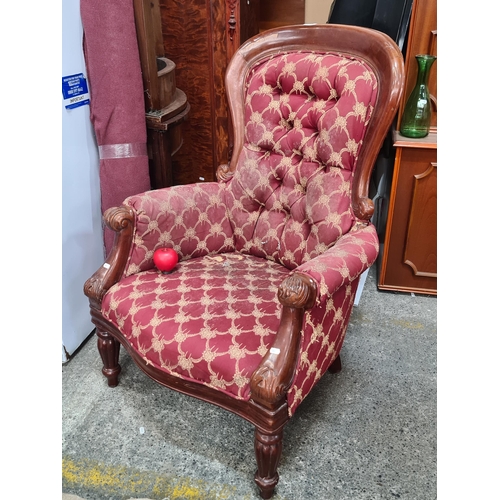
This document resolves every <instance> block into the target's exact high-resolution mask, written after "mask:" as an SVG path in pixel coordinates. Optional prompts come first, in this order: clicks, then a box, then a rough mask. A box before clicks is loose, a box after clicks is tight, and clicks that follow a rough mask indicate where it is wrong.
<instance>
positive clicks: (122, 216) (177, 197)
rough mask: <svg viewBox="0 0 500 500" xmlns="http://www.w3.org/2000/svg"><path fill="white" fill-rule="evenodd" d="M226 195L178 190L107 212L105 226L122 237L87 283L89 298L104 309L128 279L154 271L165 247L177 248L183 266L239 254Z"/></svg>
mask: <svg viewBox="0 0 500 500" xmlns="http://www.w3.org/2000/svg"><path fill="white" fill-rule="evenodd" d="M222 189H223V184H222V183H216V182H207V183H203V184H190V185H181V186H173V187H169V188H164V189H158V190H155V191H147V192H145V193H141V194H138V195H134V196H130V197H128V198H127V199H126V200H125V201H124V203H123V205H122V206H121V207H116V208H110V209H109V210H107V211H106V213H105V214H104V221H105V223H106V225H107V226H108V227H109V228H110V229H112V230H113V231H115V233H116V235H115V240H114V244H113V248H112V250H111V253H110V255H109V257H108V258H107V259H106V262H105V263H104V264H103V266H102V267H101V268H99V269H98V270H97V271H96V272H95V273H94V275H93V276H92V277H91V278H90V279H89V280H88V281H87V282H86V283H85V286H84V292H85V294H86V295H87V296H88V297H89V298H90V299H91V301H94V302H95V303H96V305H98V304H100V302H101V300H102V298H103V296H104V295H105V293H106V292H107V291H108V290H109V288H110V287H111V286H113V285H114V284H115V283H116V282H117V281H118V280H120V279H121V278H122V277H124V276H130V275H131V274H135V273H137V272H140V271H144V270H147V269H151V268H152V267H153V266H154V264H153V254H154V251H155V250H156V249H157V248H159V247H171V248H174V249H175V250H176V251H177V253H178V254H179V260H185V259H189V258H193V257H196V256H202V255H206V254H209V253H218V252H227V251H232V250H234V243H233V238H232V228H231V225H230V223H229V220H228V218H227V213H226V206H225V203H224V201H223V199H222ZM213 221H217V222H213Z"/></svg>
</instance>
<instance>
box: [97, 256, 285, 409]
mask: <svg viewBox="0 0 500 500" xmlns="http://www.w3.org/2000/svg"><path fill="white" fill-rule="evenodd" d="M288 274H289V271H288V270H287V269H286V268H284V267H283V266H281V265H279V264H276V263H275V262H273V261H270V260H266V259H262V258H259V257H255V256H251V255H243V254H239V253H226V254H219V255H207V256H204V257H199V258H195V259H191V260H186V261H183V262H180V263H179V264H178V265H177V267H176V269H175V270H174V272H172V273H171V274H166V275H164V274H161V273H159V272H158V271H157V270H147V271H143V272H140V273H138V274H135V275H132V276H129V277H126V278H124V279H122V280H121V281H120V282H119V283H117V284H116V285H114V286H113V287H112V288H111V289H110V290H109V291H108V293H107V294H106V295H105V297H104V299H103V302H102V312H103V314H104V316H105V317H106V318H107V319H108V320H109V321H110V322H111V323H113V324H114V325H115V326H116V327H117V328H119V329H120V331H121V332H122V333H123V334H124V336H125V337H126V338H127V340H128V342H129V343H130V345H131V346H132V348H133V349H135V350H136V351H137V352H138V353H139V354H140V356H142V357H143V359H144V360H146V361H147V362H149V363H151V364H153V365H154V366H156V367H157V368H159V369H160V370H163V371H165V372H166V373H169V374H171V375H174V376H179V377H182V378H184V379H188V380H191V381H194V382H198V383H200V384H204V385H207V386H209V387H212V388H214V389H217V390H219V391H222V392H224V393H226V394H228V395H230V396H232V397H235V398H237V399H243V400H248V399H249V397H250V389H249V382H250V377H251V375H252V373H253V372H254V370H255V369H256V368H257V366H258V365H259V363H260V361H261V359H262V357H263V356H264V355H265V354H266V352H267V350H268V348H269V347H270V345H271V344H272V342H273V340H274V336H275V335H276V331H277V329H278V326H279V322H280V316H281V305H280V303H279V301H278V299H277V290H278V287H279V285H280V284H281V282H282V281H283V279H284V278H285V277H286V276H287V275H288Z"/></svg>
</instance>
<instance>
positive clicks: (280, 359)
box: [84, 25, 403, 499]
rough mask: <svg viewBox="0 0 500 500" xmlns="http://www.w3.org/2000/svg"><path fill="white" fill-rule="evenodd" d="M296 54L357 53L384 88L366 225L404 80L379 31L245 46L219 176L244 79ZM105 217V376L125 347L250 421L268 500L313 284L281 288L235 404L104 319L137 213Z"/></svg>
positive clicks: (286, 32)
mask: <svg viewBox="0 0 500 500" xmlns="http://www.w3.org/2000/svg"><path fill="white" fill-rule="evenodd" d="M296 49H299V50H300V49H309V50H318V51H335V52H338V53H346V54H352V55H354V56H357V57H359V58H361V59H364V60H365V61H366V62H367V63H368V64H369V65H370V66H371V67H372V68H374V70H375V73H376V76H377V78H378V81H379V86H380V87H381V89H380V92H379V97H378V102H377V104H376V106H375V111H374V113H373V115H372V118H371V121H370V125H369V128H368V131H367V133H366V136H365V141H364V147H363V149H362V152H361V154H360V156H359V159H358V165H357V170H356V172H355V175H354V181H353V194H352V197H353V207H354V210H355V214H356V215H357V216H358V217H359V218H360V219H364V220H368V219H369V218H370V216H371V215H372V213H373V203H372V201H371V200H370V199H368V184H369V179H370V174H371V170H372V167H373V164H374V162H375V160H376V157H377V155H378V152H379V150H380V147H381V145H382V141H383V139H384V137H385V135H386V133H387V130H388V128H389V126H390V124H391V122H392V120H393V118H394V115H395V113H396V110H397V105H398V100H399V98H400V95H401V89H402V75H403V62H402V57H401V53H400V52H399V49H398V48H397V46H396V45H395V43H394V42H393V41H392V40H390V39H389V37H387V36H386V35H383V34H382V33H379V32H376V31H367V30H365V29H364V28H357V27H353V26H335V25H312V26H307V25H300V26H295V27H288V28H278V29H275V30H269V31H268V32H265V33H264V34H262V35H258V36H256V37H254V38H253V39H252V40H250V41H248V42H247V43H245V44H244V45H243V46H242V47H241V48H240V50H239V51H238V52H236V54H235V56H234V57H233V59H232V61H231V64H230V65H229V67H228V71H227V76H226V86H227V93H228V99H229V104H230V111H231V118H232V123H233V124H234V138H235V148H234V154H233V157H232V160H231V163H230V164H229V165H223V166H221V167H219V170H218V179H219V180H220V181H222V182H223V181H225V180H227V179H229V178H230V177H231V176H232V173H233V172H234V169H235V167H236V159H237V157H238V155H239V153H240V151H241V148H242V145H243V131H244V124H243V116H244V114H243V85H242V82H243V81H245V77H246V75H247V72H248V71H249V68H250V67H251V66H252V65H253V64H255V63H256V62H257V61H258V60H259V59H261V58H265V57H268V56H270V55H272V54H274V53H278V52H282V51H290V50H296ZM104 220H105V223H106V224H107V225H108V227H110V228H111V229H112V230H113V231H115V242H114V246H113V249H112V251H111V253H110V255H109V257H108V258H107V260H106V262H105V263H104V265H103V266H102V267H101V268H100V269H98V270H97V271H96V272H95V273H94V275H93V276H92V277H91V278H90V279H89V280H88V281H87V282H86V283H85V286H84V292H85V294H86V295H87V296H88V298H89V302H90V312H91V318H92V321H93V323H94V324H95V326H96V331H97V336H98V349H99V353H100V355H101V358H102V361H103V369H102V372H103V374H104V375H105V376H106V378H107V380H108V385H109V386H110V387H114V386H116V385H117V384H118V375H119V373H120V365H119V363H118V358H119V351H120V345H123V346H124V347H125V349H126V350H127V352H128V353H129V354H130V356H131V357H132V359H133V360H134V362H135V363H136V364H137V365H138V366H139V368H140V369H141V370H143V372H144V373H146V375H148V376H149V377H150V378H152V379H153V380H155V381H156V382H158V383H159V384H161V385H163V386H165V387H169V388H170V389H173V390H176V391H178V392H181V393H183V394H187V395H189V396H193V397H196V398H198V399H201V400H203V401H206V402H208V403H212V404H215V405H217V406H219V407H221V408H224V409H226V410H228V411H231V412H233V413H235V414H236V415H239V416H240V417H242V418H244V419H246V420H247V421H249V422H251V423H252V424H253V425H255V440H254V446H255V455H256V459H257V467H258V468H257V472H256V473H255V482H256V483H257V485H258V487H259V489H260V494H261V496H262V498H265V499H266V498H270V497H271V496H272V494H273V492H274V488H275V486H276V484H277V483H278V473H277V468H278V463H279V460H280V457H281V450H282V440H283V428H284V426H285V424H286V423H287V421H288V420H289V415H288V405H287V399H286V394H287V391H288V389H289V387H290V385H291V383H292V380H293V375H294V372H295V368H296V365H297V362H298V359H297V358H298V352H299V345H300V339H301V330H302V321H303V316H304V313H305V311H306V310H307V309H308V308H311V307H312V306H313V304H314V302H315V300H316V296H317V287H316V284H315V282H314V281H313V280H312V279H311V278H310V277H308V276H306V275H305V274H301V273H298V272H297V273H293V274H291V275H289V276H288V277H287V278H285V280H284V281H283V282H282V284H281V286H280V287H279V290H278V299H279V301H280V303H281V304H282V315H281V321H280V326H279V328H278V332H277V334H276V337H275V340H274V343H273V346H272V347H271V348H270V349H269V351H268V353H267V354H266V355H265V356H264V358H263V359H262V361H261V363H260V365H259V366H258V368H257V369H256V370H255V372H254V373H253V375H252V376H251V380H250V388H251V397H250V400H249V401H242V400H237V399H234V398H232V397H230V396H228V395H226V394H224V393H221V392H218V391H217V390H215V389H212V388H210V387H207V386H204V385H201V384H197V383H194V382H190V381H186V380H183V379H181V378H178V377H174V376H171V375H168V374H166V373H165V372H163V371H161V370H159V369H157V368H155V367H154V366H152V365H150V364H147V363H145V362H144V360H143V359H142V357H141V356H139V355H138V354H137V353H136V352H135V351H134V349H132V348H131V347H130V345H129V343H128V342H127V340H126V338H125V337H124V336H123V334H122V333H121V332H120V331H119V330H118V329H117V328H116V327H115V326H114V325H113V324H111V323H110V322H109V321H107V320H106V319H105V318H104V317H103V315H102V313H101V301H102V299H103V297H104V295H105V293H106V292H107V290H109V288H110V287H111V286H112V285H114V284H115V283H117V282H118V281H119V280H120V279H121V276H122V274H123V272H124V270H125V266H126V263H127V259H128V256H129V253H130V249H131V247H132V242H133V236H134V227H135V214H134V212H133V210H132V209H130V208H129V207H125V206H122V207H118V208H111V209H109V210H107V211H106V213H105V214H104ZM340 369H341V363H340V358H339V357H338V358H337V359H336V360H335V361H334V362H333V364H332V366H331V367H330V371H332V372H338V371H339V370H340Z"/></svg>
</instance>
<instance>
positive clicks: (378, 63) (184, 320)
mask: <svg viewBox="0 0 500 500" xmlns="http://www.w3.org/2000/svg"><path fill="white" fill-rule="evenodd" d="M226 86H227V90H228V100H229V103H230V110H231V117H232V123H233V124H234V138H235V142H234V145H235V146H234V154H233V157H232V161H231V163H230V164H229V165H222V166H221V167H220V168H219V170H218V181H217V182H206V183H199V184H191V185H178V186H173V187H170V188H165V189H160V190H155V191H149V192H146V193H144V194H140V195H136V196H131V197H129V198H127V199H126V200H125V201H124V204H123V205H122V206H121V207H117V208H113V209H109V210H108V211H107V212H106V214H105V221H106V223H107V225H108V226H109V227H110V228H112V229H113V230H114V231H116V239H115V244H114V247H113V250H112V253H111V254H110V256H109V257H108V259H107V261H106V263H105V264H104V265H103V266H102V267H101V268H100V269H99V270H98V271H97V272H96V273H95V274H94V275H93V276H92V277H91V278H90V279H89V280H88V281H87V282H86V284H85V294H86V295H87V296H88V297H89V299H90V311H91V316H92V321H93V322H94V324H95V325H96V331H97V336H98V347H99V352H100V354H101V357H102V361H103V363H104V368H103V373H104V375H105V376H106V377H107V379H108V384H109V386H111V387H114V386H116V385H117V383H118V375H119V373H120V365H119V363H118V355H119V347H120V345H123V346H124V347H125V348H126V350H127V351H128V353H129V354H130V355H131V357H132V359H133V360H134V362H135V363H136V364H137V365H138V366H139V367H140V368H141V369H142V370H143V371H144V372H145V373H146V374H147V375H149V376H150V377H151V378H152V379H154V380H156V381H157V382H159V383H160V384H162V385H164V386H166V387H169V388H171V389H174V390H176V391H180V392H182V393H184V394H189V395H191V396H194V397H197V398H200V399H202V400H204V401H207V402H210V403H213V404H215V405H218V406H220V407H222V408H225V409H227V410H229V411H232V412H234V413H236V414H237V415H240V416H241V417H243V418H245V419H246V420H248V421H249V422H251V423H252V424H254V425H255V453H256V458H257V466H258V470H257V472H256V474H255V481H256V483H257V485H258V487H259V488H260V492H261V496H262V497H263V498H270V497H271V496H272V494H273V491H274V488H275V486H276V484H277V483H278V473H277V467H278V463H279V460H280V455H281V450H282V439H283V428H284V426H285V424H286V423H287V421H288V420H289V419H290V418H291V417H292V416H293V414H294V412H295V410H296V409H297V407H298V406H299V404H300V403H301V402H302V401H303V400H304V398H305V397H306V396H307V395H308V394H309V392H310V391H311V389H312V388H313V387H314V385H315V384H316V383H317V382H318V380H319V379H320V378H321V377H322V376H323V375H324V374H325V373H326V372H327V371H328V370H330V371H333V372H336V371H338V370H340V368H341V363H340V357H339V353H340V349H341V347H342V343H343V340H344V336H345V333H346V329H347V324H348V321H349V317H350V314H351V310H352V305H353V301H354V296H355V293H356V288H357V286H358V281H359V276H360V275H361V274H362V273H363V271H365V269H367V268H368V267H369V266H370V265H371V264H372V263H373V262H374V261H375V259H376V257H377V253H378V239H377V234H376V230H375V228H374V227H373V225H372V224H371V223H370V222H369V219H370V217H371V215H372V212H373V203H372V202H371V200H370V199H368V197H367V193H368V183H369V178H370V172H371V170H372V167H373V164H374V161H375V159H376V157H377V154H378V152H379V150H380V146H381V143H382V141H383V139H384V137H385V135H386V134H387V131H388V129H389V126H390V124H391V122H392V120H393V118H394V116H395V113H396V109H397V106H398V102H399V99H400V96H401V92H402V86H403V59H402V56H401V53H400V51H399V49H398V47H397V46H396V45H395V43H394V42H393V41H392V40H391V39H390V38H389V37H388V36H386V35H384V34H382V33H380V32H377V31H373V30H370V29H367V28H359V27H353V26H336V25H300V26H293V27H288V28H283V29H276V30H271V31H268V32H266V33H264V34H262V35H260V36H257V37H255V38H253V39H252V40H250V41H248V42H247V43H245V44H244V45H243V46H242V47H241V48H240V49H239V50H238V51H237V52H236V54H235V56H234V58H233V59H232V61H231V63H230V65H229V67H228V70H227V76H226ZM193 154H196V152H195V151H193ZM160 247H173V248H174V249H175V250H176V251H177V252H178V254H179V257H180V261H179V263H178V265H177V267H176V268H175V269H174V271H173V272H172V273H170V274H162V273H160V272H159V271H157V270H156V269H155V268H154V266H153V260H152V257H153V252H154V250H155V249H157V248H160Z"/></svg>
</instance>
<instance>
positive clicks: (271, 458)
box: [255, 428, 283, 499]
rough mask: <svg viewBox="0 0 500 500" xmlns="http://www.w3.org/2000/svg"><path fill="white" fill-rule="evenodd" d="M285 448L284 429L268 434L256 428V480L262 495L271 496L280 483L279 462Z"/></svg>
mask: <svg viewBox="0 0 500 500" xmlns="http://www.w3.org/2000/svg"><path fill="white" fill-rule="evenodd" d="M282 449H283V429H282V430H280V431H279V432H277V433H276V434H267V433H264V432H262V431H260V430H259V429H257V428H256V429H255V456H256V458H257V472H256V473H255V482H256V483H257V486H258V487H259V489H260V496H261V497H262V498H264V499H267V498H271V497H272V496H273V493H274V488H275V486H276V485H277V484H278V480H279V476H278V472H277V471H278V464H279V461H280V458H281V451H282Z"/></svg>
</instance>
